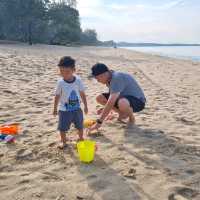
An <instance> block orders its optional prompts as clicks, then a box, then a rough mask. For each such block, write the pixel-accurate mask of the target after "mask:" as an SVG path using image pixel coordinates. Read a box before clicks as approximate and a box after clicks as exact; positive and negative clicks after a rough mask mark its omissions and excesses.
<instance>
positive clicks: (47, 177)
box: [42, 172, 62, 182]
mask: <svg viewBox="0 0 200 200" xmlns="http://www.w3.org/2000/svg"><path fill="white" fill-rule="evenodd" d="M42 179H43V180H46V181H48V182H49V181H62V179H61V178H60V177H59V176H57V175H56V174H54V173H51V172H43V177H42Z"/></svg>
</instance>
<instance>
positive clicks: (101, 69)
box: [91, 63, 109, 76]
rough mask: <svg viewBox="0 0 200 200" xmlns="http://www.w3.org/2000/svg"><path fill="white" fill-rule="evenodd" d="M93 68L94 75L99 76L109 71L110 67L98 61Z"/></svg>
mask: <svg viewBox="0 0 200 200" xmlns="http://www.w3.org/2000/svg"><path fill="white" fill-rule="evenodd" d="M91 70H92V76H98V75H100V74H103V73H105V72H108V71H109V69H108V67H107V66H106V65H105V64H103V63H96V64H95V65H93V66H92V68H91Z"/></svg>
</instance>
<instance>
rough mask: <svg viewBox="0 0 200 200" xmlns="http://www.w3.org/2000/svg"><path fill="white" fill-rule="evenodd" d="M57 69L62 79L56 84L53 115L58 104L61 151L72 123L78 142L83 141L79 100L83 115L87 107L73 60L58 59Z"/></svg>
mask: <svg viewBox="0 0 200 200" xmlns="http://www.w3.org/2000/svg"><path fill="white" fill-rule="evenodd" d="M58 67H59V70H60V74H61V77H62V78H61V79H60V80H58V82H57V87H56V91H55V99H54V110H53V115H54V116H55V115H57V107H58V104H59V112H58V115H59V122H58V130H59V131H60V137H61V145H60V146H59V148H61V149H63V148H64V147H66V141H67V139H66V132H67V131H68V130H69V129H70V125H71V124H72V123H74V125H75V128H76V129H78V135H79V140H83V112H82V110H81V107H80V103H81V101H80V99H82V101H83V104H84V112H85V114H87V112H88V107H87V100H86V95H85V92H84V90H85V89H84V85H83V83H82V81H81V79H80V78H79V77H78V76H77V75H75V60H74V59H73V58H71V57H70V56H64V57H62V58H61V59H60V61H59V63H58Z"/></svg>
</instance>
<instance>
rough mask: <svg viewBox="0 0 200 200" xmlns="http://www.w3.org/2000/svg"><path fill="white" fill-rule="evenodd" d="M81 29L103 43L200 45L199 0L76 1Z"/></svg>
mask: <svg viewBox="0 0 200 200" xmlns="http://www.w3.org/2000/svg"><path fill="white" fill-rule="evenodd" d="M77 8H78V10H79V13H80V19H81V26H82V28H83V29H85V28H93V29H95V30H96V31H97V34H98V39H99V40H102V41H106V40H115V41H116V42H120V41H125V42H132V43H166V44H168V43H185V44H188V43H193V44H194V43H195V44H200V37H199V35H200V20H196V19H199V18H200V12H199V10H200V1H198V0H190V1H189V0H163V1H159V0H135V1H134V2H133V1H131V0H124V1H123V2H122V1H119V0H115V1H114V0H79V1H77Z"/></svg>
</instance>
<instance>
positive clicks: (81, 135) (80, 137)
mask: <svg viewBox="0 0 200 200" xmlns="http://www.w3.org/2000/svg"><path fill="white" fill-rule="evenodd" d="M78 136H79V140H80V141H81V140H84V138H83V129H78Z"/></svg>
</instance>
